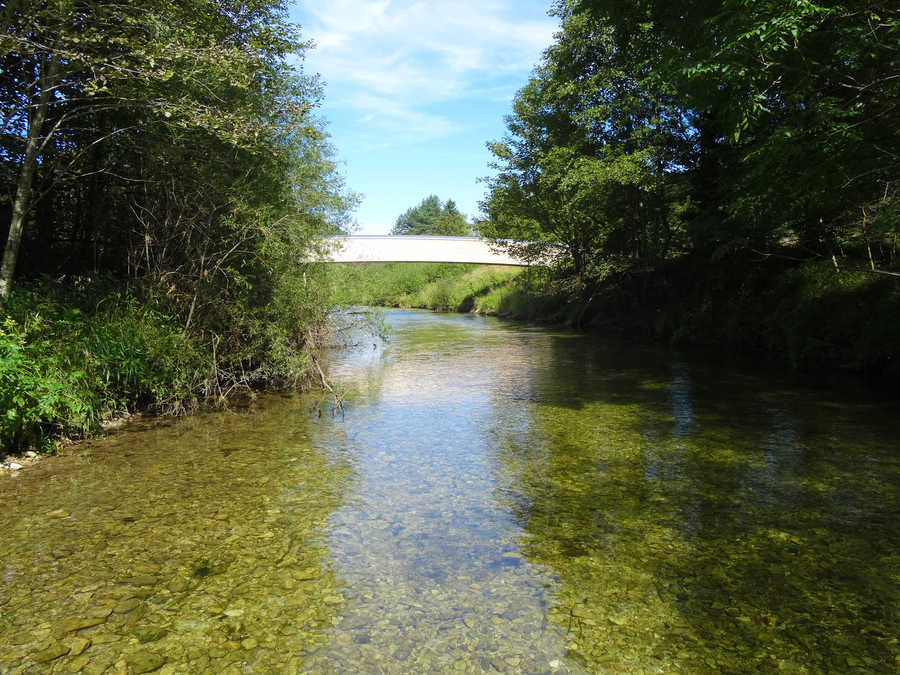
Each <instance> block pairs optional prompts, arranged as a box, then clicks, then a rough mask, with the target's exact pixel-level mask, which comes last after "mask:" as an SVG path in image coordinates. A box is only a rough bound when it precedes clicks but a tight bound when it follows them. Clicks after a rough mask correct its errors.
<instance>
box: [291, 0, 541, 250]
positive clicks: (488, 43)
mask: <svg viewBox="0 0 900 675" xmlns="http://www.w3.org/2000/svg"><path fill="white" fill-rule="evenodd" d="M550 4H551V3H550V0H481V1H471V0H436V1H435V0H432V1H431V2H422V1H415V0H370V1H368V2H367V1H363V0H297V2H296V4H295V6H294V8H293V10H292V18H293V20H294V21H295V22H296V23H299V24H300V26H301V28H302V31H303V36H304V38H305V39H312V40H314V41H315V43H316V47H315V49H313V50H311V51H309V52H307V56H306V63H305V66H304V68H305V70H306V72H308V73H319V74H320V75H321V77H322V79H323V81H324V83H325V100H324V102H323V105H322V108H321V110H320V113H321V115H322V116H323V117H325V118H326V120H328V130H329V132H330V134H331V136H332V139H331V140H332V143H333V145H334V146H335V148H336V150H337V155H338V157H339V159H340V160H341V162H342V173H343V174H344V176H345V178H346V181H347V186H348V188H350V189H351V190H353V191H355V192H357V193H361V194H362V195H363V199H362V203H361V205H360V207H359V209H358V210H357V212H356V221H357V223H358V225H359V229H358V230H357V233H358V234H384V233H387V232H388V231H389V230H390V229H391V227H393V225H394V221H396V219H397V216H399V215H400V214H401V213H403V212H404V211H405V210H406V209H408V208H409V207H411V206H415V205H416V204H418V203H419V202H420V201H422V199H424V198H425V197H427V196H428V195H430V194H436V195H438V196H439V197H440V198H441V199H442V200H446V199H453V200H454V201H455V202H456V204H457V207H458V208H459V209H460V211H462V212H463V213H465V214H466V215H467V216H468V217H469V218H470V219H471V218H472V217H473V216H476V215H478V201H479V200H480V199H482V198H483V196H484V185H482V184H479V183H478V182H477V179H478V178H479V177H484V176H487V175H488V174H489V173H490V169H489V167H488V163H489V162H490V159H491V156H490V153H489V152H488V151H487V149H486V148H485V143H486V142H487V141H489V140H499V139H500V138H502V136H503V134H504V131H505V126H504V122H503V116H504V115H506V114H508V113H509V112H510V106H511V102H512V98H513V96H514V94H515V92H516V91H517V90H518V89H519V88H521V87H522V86H523V85H524V84H525V83H526V81H527V79H528V76H529V74H530V72H531V70H532V68H533V67H534V66H535V64H537V62H538V61H539V59H540V57H541V52H542V51H543V50H544V49H545V48H546V47H547V46H549V44H550V43H551V41H552V39H553V33H554V31H555V30H556V28H557V21H556V19H555V18H553V17H549V16H548V15H547V10H548V9H549V7H550Z"/></svg>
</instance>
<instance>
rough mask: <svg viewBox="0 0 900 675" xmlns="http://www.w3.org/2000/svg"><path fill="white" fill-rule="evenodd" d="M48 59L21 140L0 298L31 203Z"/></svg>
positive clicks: (52, 60)
mask: <svg viewBox="0 0 900 675" xmlns="http://www.w3.org/2000/svg"><path fill="white" fill-rule="evenodd" d="M48 59H49V63H48V65H47V66H46V68H45V69H44V72H42V73H41V75H40V78H39V80H38V87H39V92H38V95H37V97H36V98H37V104H36V107H35V108H34V111H33V114H31V115H29V116H28V117H29V120H28V137H27V138H26V141H25V158H24V160H23V161H22V170H21V171H20V172H19V184H18V185H17V186H16V198H15V201H14V202H13V209H12V218H11V219H10V222H9V237H8V238H7V240H6V248H5V249H4V250H3V264H2V266H0V302H3V301H5V300H6V298H8V297H9V291H10V288H11V287H12V279H13V274H14V273H15V271H16V260H17V259H18V257H19V247H20V246H21V244H22V232H23V230H24V228H25V216H26V215H27V214H28V209H29V208H30V206H31V203H30V202H31V192H32V188H33V185H34V173H35V171H36V170H37V159H38V155H39V154H40V149H41V145H42V142H41V130H42V129H43V126H44V120H45V119H46V117H47V107H48V105H49V101H50V92H51V91H52V89H53V85H54V80H55V78H56V72H57V68H58V65H59V64H58V61H57V60H56V57H54V56H50V57H48Z"/></svg>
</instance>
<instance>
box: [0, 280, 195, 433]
mask: <svg viewBox="0 0 900 675" xmlns="http://www.w3.org/2000/svg"><path fill="white" fill-rule="evenodd" d="M6 310H7V316H6V317H5V318H4V319H3V323H2V326H0V409H2V410H3V411H4V412H3V414H2V419H0V445H2V447H4V448H6V449H11V450H21V449H23V448H25V447H29V446H34V447H40V448H43V449H48V448H49V447H50V446H51V445H52V441H53V439H54V438H56V437H59V436H81V435H85V434H87V433H90V432H93V431H96V430H98V429H99V426H100V423H101V422H102V421H104V420H107V419H110V418H112V417H114V416H116V415H119V414H121V413H123V412H126V411H133V410H135V409H137V408H139V407H144V406H148V405H152V406H155V407H157V408H158V409H161V408H168V409H170V410H178V409H182V408H184V407H190V406H191V405H193V403H194V402H195V401H196V393H197V392H198V391H199V390H200V389H202V386H203V382H204V379H205V378H206V377H207V376H208V374H209V372H208V368H207V367H206V365H205V364H207V363H209V361H208V360H207V359H206V355H205V354H204V352H203V350H202V349H201V348H200V347H199V346H198V345H197V344H196V343H195V342H194V341H193V340H192V339H190V338H189V337H186V336H183V335H182V334H181V331H180V327H179V326H177V325H175V324H174V322H172V321H171V320H170V319H169V318H168V317H166V316H165V315H163V314H161V313H160V312H158V311H156V310H154V309H153V308H150V307H146V306H143V305H141V303H139V302H138V301H137V300H136V299H135V298H134V297H133V296H131V295H130V294H128V293H127V292H125V293H123V292H114V291H112V290H111V289H110V288H102V287H99V286H94V287H90V288H82V289H77V292H75V289H72V288H66V287H63V286H61V285H59V284H40V285H36V286H32V287H31V288H23V287H21V286H20V287H18V288H17V289H16V290H15V291H14V293H13V294H12V295H11V296H10V299H9V301H8V303H7V306H6Z"/></svg>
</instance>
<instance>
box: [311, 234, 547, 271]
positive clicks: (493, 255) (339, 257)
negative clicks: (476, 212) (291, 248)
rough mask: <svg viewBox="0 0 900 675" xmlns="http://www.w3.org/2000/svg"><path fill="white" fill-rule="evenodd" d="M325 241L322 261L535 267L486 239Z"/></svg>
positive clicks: (369, 237)
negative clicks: (325, 253) (326, 246)
mask: <svg viewBox="0 0 900 675" xmlns="http://www.w3.org/2000/svg"><path fill="white" fill-rule="evenodd" d="M325 241H326V243H328V244H331V246H330V248H331V253H330V255H329V256H328V258H327V259H326V260H323V262H335V263H371V262H435V263H477V264H481V265H513V266H517V267H527V266H528V265H530V264H534V263H528V262H525V261H523V260H520V259H518V258H514V257H512V256H511V255H508V254H507V253H504V252H502V251H494V250H492V249H491V247H490V244H489V243H488V240H487V239H479V238H478V237H431V236H410V235H402V236H392V235H357V236H349V237H348V236H344V237H328V238H327V239H326V240H325Z"/></svg>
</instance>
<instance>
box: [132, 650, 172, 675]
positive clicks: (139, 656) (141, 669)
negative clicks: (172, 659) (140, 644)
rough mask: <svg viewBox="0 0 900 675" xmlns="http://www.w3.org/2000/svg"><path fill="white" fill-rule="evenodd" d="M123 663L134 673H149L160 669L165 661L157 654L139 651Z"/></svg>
mask: <svg viewBox="0 0 900 675" xmlns="http://www.w3.org/2000/svg"><path fill="white" fill-rule="evenodd" d="M125 662H126V663H127V665H128V667H129V668H131V670H132V671H134V672H135V673H149V672H150V671H152V670H156V669H157V668H160V667H162V666H163V665H164V664H165V663H166V660H165V659H164V658H163V657H162V656H160V655H159V654H156V653H154V652H148V651H146V650H141V651H139V652H135V653H134V654H130V655H129V656H127V657H126V658H125Z"/></svg>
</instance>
